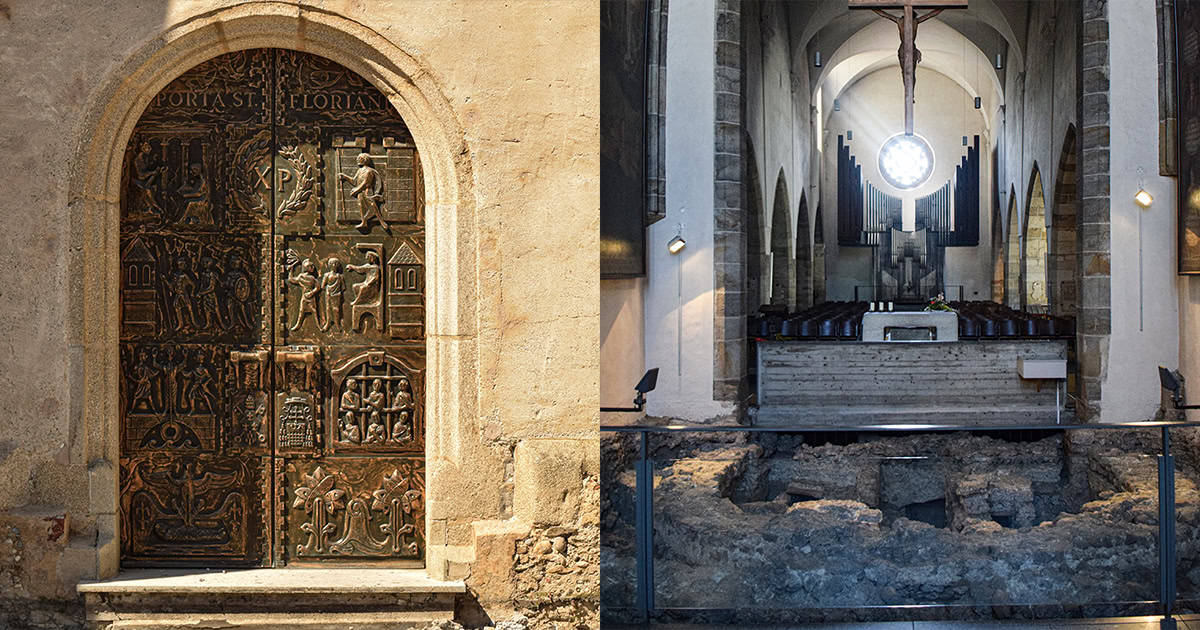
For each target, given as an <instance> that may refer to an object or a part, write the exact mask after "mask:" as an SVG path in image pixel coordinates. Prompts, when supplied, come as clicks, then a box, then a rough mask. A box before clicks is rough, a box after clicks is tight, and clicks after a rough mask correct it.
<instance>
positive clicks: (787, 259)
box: [771, 168, 796, 308]
mask: <svg viewBox="0 0 1200 630" xmlns="http://www.w3.org/2000/svg"><path fill="white" fill-rule="evenodd" d="M791 219H792V212H791V204H789V203H788V189H787V179H786V177H785V175H784V172H783V169H782V168H781V169H779V175H778V176H777V177H776V179H775V200H774V203H773V204H772V207H771V305H772V306H786V307H788V308H795V306H796V283H795V281H794V280H793V278H794V277H795V272H796V261H795V260H794V259H792V256H791V250H792V238H793V237H792V220H791Z"/></svg>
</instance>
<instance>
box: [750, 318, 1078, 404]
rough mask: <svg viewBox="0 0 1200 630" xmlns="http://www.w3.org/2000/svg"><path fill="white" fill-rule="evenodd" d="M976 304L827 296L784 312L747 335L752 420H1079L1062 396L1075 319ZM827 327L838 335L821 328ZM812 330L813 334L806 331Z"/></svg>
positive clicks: (1064, 390) (1064, 396)
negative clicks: (759, 332) (887, 303)
mask: <svg viewBox="0 0 1200 630" xmlns="http://www.w3.org/2000/svg"><path fill="white" fill-rule="evenodd" d="M983 304H984V303H970V304H969V305H964V304H960V305H959V306H960V307H963V308H961V309H960V310H959V311H958V312H957V313H955V312H940V313H921V312H908V313H900V312H896V313H892V312H884V313H879V312H870V311H869V310H868V307H867V305H866V303H840V304H839V303H831V304H829V305H822V306H821V307H816V308H815V309H812V310H813V311H814V312H815V314H814V313H800V314H797V315H794V316H790V317H786V318H781V319H780V324H779V328H780V330H779V332H777V333H776V334H773V335H770V336H756V337H755V339H754V341H753V343H754V354H755V366H756V381H757V382H756V394H757V397H756V401H757V408H752V409H751V412H750V413H751V417H752V421H753V422H754V423H755V424H758V425H762V426H781V425H794V424H808V425H863V424H908V423H931V424H946V423H952V424H964V425H981V426H982V425H988V426H991V425H1033V424H1037V425H1046V424H1055V423H1061V422H1069V421H1072V420H1074V418H1073V416H1072V414H1071V412H1070V410H1069V409H1068V405H1067V404H1066V403H1067V396H1066V379H1067V376H1068V374H1067V364H1068V358H1069V355H1070V351H1071V344H1072V343H1073V332H1074V326H1073V323H1072V322H1070V320H1055V319H1054V318H1050V317H1046V316H1038V315H1034V314H1027V313H1021V312H1019V311H1013V310H1012V309H1007V308H1005V307H1002V306H1000V305H997V304H992V303H986V305H983ZM822 313H824V314H825V315H823V314H822ZM829 313H832V315H828V314H829ZM760 321H761V320H760ZM955 323H957V327H955V326H954V324H955ZM830 331H834V332H836V333H837V334H832V335H830V334H821V333H830ZM808 332H815V333H816V334H812V335H804V334H801V333H808ZM787 333H796V334H794V335H788V334H787ZM955 333H957V334H955ZM864 339H865V340H864Z"/></svg>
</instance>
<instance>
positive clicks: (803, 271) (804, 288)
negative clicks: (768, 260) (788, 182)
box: [796, 192, 813, 310]
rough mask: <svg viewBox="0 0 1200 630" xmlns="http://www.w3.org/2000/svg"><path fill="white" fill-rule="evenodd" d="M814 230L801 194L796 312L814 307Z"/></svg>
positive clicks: (797, 235)
mask: <svg viewBox="0 0 1200 630" xmlns="http://www.w3.org/2000/svg"><path fill="white" fill-rule="evenodd" d="M811 239H812V229H811V227H810V225H809V218H808V200H807V199H806V198H805V195H804V193H803V192H801V193H800V209H799V211H798V213H797V218H796V310H802V309H806V308H808V307H810V306H812V305H813V255H812V244H811V243H812V240H811Z"/></svg>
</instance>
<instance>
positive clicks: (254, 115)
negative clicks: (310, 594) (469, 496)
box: [120, 50, 425, 566]
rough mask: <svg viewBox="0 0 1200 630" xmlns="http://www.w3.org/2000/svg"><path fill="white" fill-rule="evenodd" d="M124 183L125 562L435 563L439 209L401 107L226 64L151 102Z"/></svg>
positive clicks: (303, 59) (365, 89)
mask: <svg viewBox="0 0 1200 630" xmlns="http://www.w3.org/2000/svg"><path fill="white" fill-rule="evenodd" d="M124 182H125V183H124V194H123V197H122V202H121V347H120V357H121V367H122V374H123V377H122V380H121V409H120V413H121V449H122V451H121V478H120V483H121V550H122V563H123V564H124V565H126V566H151V565H152V566H278V565H283V564H290V563H298V562H299V563H302V562H306V561H308V562H329V561H337V560H340V559H345V560H358V561H363V560H368V559H370V560H386V561H391V562H397V563H402V564H420V563H421V562H423V558H424V551H425V533H424V521H425V517H424V512H425V459H424V453H425V450H424V449H425V444H424V436H425V404H424V401H425V344H424V339H425V329H424V322H425V299H424V294H425V287H424V278H425V267H424V265H425V262H424V261H425V230H424V212H423V209H424V208H423V196H424V195H423V190H422V182H421V167H420V160H419V156H418V154H417V150H416V147H415V146H414V144H413V140H412V137H411V135H410V134H409V131H408V128H407V127H406V126H405V124H404V122H403V121H402V120H401V119H400V117H399V116H398V115H397V114H396V112H395V110H394V109H393V108H392V107H391V105H390V104H389V103H388V102H387V99H385V98H384V97H383V95H382V94H381V93H380V92H379V91H377V90H376V89H375V88H374V87H372V86H371V85H370V84H368V83H367V82H366V81H364V80H363V79H362V78H361V77H359V76H357V75H355V74H354V73H352V72H350V71H349V70H347V69H345V68H343V67H341V66H339V65H337V64H335V63H333V62H331V61H329V60H326V59H323V58H321V57H317V56H315V55H310V54H305V53H299V52H294V51H285V50H249V51H241V52H235V53H229V54H226V55H222V56H220V57H217V58H214V59H212V60H210V61H207V62H205V63H203V64H201V65H200V66H197V67H196V68H194V69H192V70H190V71H189V72H187V73H185V74H184V75H183V76H181V77H179V78H178V79H176V80H175V81H174V82H172V83H171V84H170V85H168V86H167V87H166V88H165V89H164V90H163V91H162V93H160V94H159V95H158V96H157V97H156V98H155V99H153V100H152V101H151V103H150V106H149V108H148V109H147V110H146V111H145V113H144V114H143V115H142V117H141V119H140V120H139V122H138V124H137V127H136V128H135V130H134V133H133V136H132V138H131V139H130V142H129V146H128V149H127V152H126V156H125V166H124Z"/></svg>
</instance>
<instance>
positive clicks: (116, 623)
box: [90, 613, 454, 630]
mask: <svg viewBox="0 0 1200 630" xmlns="http://www.w3.org/2000/svg"><path fill="white" fill-rule="evenodd" d="M453 618H454V615H453V613H447V614H439V615H431V614H428V613H257V614H256V613H221V614H218V613H214V614H204V613H189V614H187V615H159V616H156V617H142V618H134V619H128V618H122V619H92V620H90V621H91V622H92V623H93V624H96V622H102V623H103V625H100V626H99V627H102V628H105V630H124V629H128V630H134V629H136V630H174V629H175V628H180V629H184V628H186V629H188V630H202V629H209V628H212V629H215V628H244V629H247V630H249V629H265V628H302V629H303V630H349V629H355V630H406V629H409V628H426V627H428V626H430V625H432V624H436V623H438V622H441V621H451V620H453Z"/></svg>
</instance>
